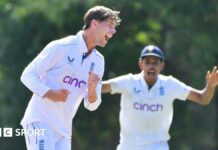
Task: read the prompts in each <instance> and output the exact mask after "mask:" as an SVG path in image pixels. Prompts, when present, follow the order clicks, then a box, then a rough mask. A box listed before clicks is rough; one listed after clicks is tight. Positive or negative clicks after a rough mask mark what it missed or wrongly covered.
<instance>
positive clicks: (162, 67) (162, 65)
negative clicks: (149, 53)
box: [161, 61, 165, 71]
mask: <svg viewBox="0 0 218 150" xmlns="http://www.w3.org/2000/svg"><path fill="white" fill-rule="evenodd" d="M164 67H165V62H164V61H162V63H161V71H162V70H164Z"/></svg>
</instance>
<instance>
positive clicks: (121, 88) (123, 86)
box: [109, 74, 132, 94]
mask: <svg viewBox="0 0 218 150" xmlns="http://www.w3.org/2000/svg"><path fill="white" fill-rule="evenodd" d="M131 76H132V74H128V75H123V76H119V77H117V78H114V79H110V80H109V82H110V84H111V94H115V93H125V92H127V91H128V87H129V84H130V82H129V81H130V79H131Z"/></svg>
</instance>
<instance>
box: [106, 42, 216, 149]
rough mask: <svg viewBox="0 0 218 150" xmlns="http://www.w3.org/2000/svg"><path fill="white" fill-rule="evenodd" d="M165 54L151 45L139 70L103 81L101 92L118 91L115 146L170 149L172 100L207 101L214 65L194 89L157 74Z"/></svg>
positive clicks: (143, 53)
mask: <svg viewBox="0 0 218 150" xmlns="http://www.w3.org/2000/svg"><path fill="white" fill-rule="evenodd" d="M164 59H165V58H164V54H163V52H162V50H161V49H160V48H158V47H156V46H154V45H149V46H146V47H145V48H144V49H143V50H142V52H141V55H140V59H139V62H138V63H139V67H140V69H141V70H142V71H141V73H138V74H127V75H123V76H120V77H116V78H114V79H111V80H108V81H105V82H103V85H102V92H103V93H106V92H110V93H112V94H114V93H120V94H121V110H120V126H121V131H120V143H119V145H118V147H117V150H169V146H168V143H167V141H168V140H169V139H170V135H169V128H170V125H171V123H172V118H173V101H174V100H175V99H179V100H182V101H185V100H186V99H187V100H190V101H192V102H195V103H198V104H201V105H207V104H209V103H210V101H211V99H212V97H213V95H214V91H215V88H216V86H217V85H218V71H217V67H214V68H213V70H212V71H208V72H207V75H206V86H205V88H204V89H203V90H197V89H194V88H192V87H190V86H188V85H186V84H184V83H183V82H181V81H179V80H177V79H176V78H174V77H173V76H165V75H162V74H160V72H161V71H162V70H163V68H164Z"/></svg>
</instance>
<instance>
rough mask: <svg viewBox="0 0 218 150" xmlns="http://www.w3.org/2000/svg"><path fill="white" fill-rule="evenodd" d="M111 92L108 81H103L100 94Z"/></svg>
mask: <svg viewBox="0 0 218 150" xmlns="http://www.w3.org/2000/svg"><path fill="white" fill-rule="evenodd" d="M110 92H111V84H110V82H109V81H104V82H103V83H102V88H101V93H110Z"/></svg>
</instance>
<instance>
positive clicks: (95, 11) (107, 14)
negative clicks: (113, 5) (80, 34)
mask: <svg viewBox="0 0 218 150" xmlns="http://www.w3.org/2000/svg"><path fill="white" fill-rule="evenodd" d="M119 13H120V12H119V11H115V10H111V9H110V8H107V7H105V6H95V7H92V8H90V9H89V10H88V11H87V12H86V14H85V16H84V26H83V29H88V28H89V27H90V23H91V21H92V20H93V19H95V20H98V21H104V20H106V19H108V18H111V19H112V20H113V21H114V23H115V25H116V26H118V25H119V24H120V21H121V19H120V17H119V16H118V15H119Z"/></svg>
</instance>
